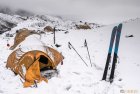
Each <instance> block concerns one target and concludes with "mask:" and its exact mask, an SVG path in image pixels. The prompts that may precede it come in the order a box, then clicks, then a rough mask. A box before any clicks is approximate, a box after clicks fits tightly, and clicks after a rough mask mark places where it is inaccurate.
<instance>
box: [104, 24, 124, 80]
mask: <svg viewBox="0 0 140 94" xmlns="http://www.w3.org/2000/svg"><path fill="white" fill-rule="evenodd" d="M121 29H122V24H119V25H118V27H117V26H115V27H114V28H113V30H112V34H111V40H110V45H109V50H108V56H107V60H106V65H105V69H104V73H103V77H102V80H107V72H108V69H109V68H108V67H109V63H110V62H111V54H112V49H113V44H114V41H115V48H114V56H113V62H112V67H111V73H110V77H109V81H110V83H112V82H113V79H114V72H115V66H116V63H117V58H118V55H117V54H118V48H119V42H120V36H121Z"/></svg>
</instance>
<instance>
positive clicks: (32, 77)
mask: <svg viewBox="0 0 140 94" xmlns="http://www.w3.org/2000/svg"><path fill="white" fill-rule="evenodd" d="M42 80H44V81H45V82H48V80H47V79H46V78H44V77H42V76H41V75H40V66H39V62H38V60H36V61H35V62H34V63H33V64H32V65H31V66H30V67H29V69H28V70H27V72H26V75H25V82H24V84H23V85H24V87H29V86H31V85H33V84H34V81H37V82H40V81H42Z"/></svg>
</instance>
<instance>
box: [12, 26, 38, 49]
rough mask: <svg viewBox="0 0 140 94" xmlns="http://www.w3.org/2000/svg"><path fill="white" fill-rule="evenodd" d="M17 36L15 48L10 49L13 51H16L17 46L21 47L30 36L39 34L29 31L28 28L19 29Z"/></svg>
mask: <svg viewBox="0 0 140 94" xmlns="http://www.w3.org/2000/svg"><path fill="white" fill-rule="evenodd" d="M16 33H17V34H16V36H15V38H14V44H13V46H11V47H10V49H11V50H14V49H15V48H16V47H17V45H19V44H20V43H21V42H23V41H24V40H25V39H26V38H27V37H28V36H30V35H33V34H38V35H39V33H37V32H35V31H33V30H28V29H27V28H23V29H19V30H17V32H16Z"/></svg>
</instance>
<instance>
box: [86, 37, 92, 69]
mask: <svg viewBox="0 0 140 94" xmlns="http://www.w3.org/2000/svg"><path fill="white" fill-rule="evenodd" d="M85 47H86V48H87V52H88V57H89V60H90V64H91V67H92V63H91V58H90V54H89V50H88V45H87V41H86V39H85Z"/></svg>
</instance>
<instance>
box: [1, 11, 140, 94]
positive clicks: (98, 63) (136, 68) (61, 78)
mask: <svg viewBox="0 0 140 94" xmlns="http://www.w3.org/2000/svg"><path fill="white" fill-rule="evenodd" d="M0 18H1V19H2V21H1V23H3V24H4V23H5V21H7V22H10V23H14V24H15V25H14V26H13V27H11V30H9V31H10V33H12V34H13V33H15V32H16V30H18V29H21V28H28V29H31V30H43V28H44V27H45V26H47V25H49V26H55V27H57V28H58V29H60V31H61V32H56V44H59V45H61V46H60V47H58V48H57V47H56V46H55V45H54V44H53V34H51V33H48V32H45V34H41V37H40V38H38V37H37V36H36V35H32V37H35V38H38V39H39V40H40V41H41V42H42V43H43V44H44V45H47V46H50V47H53V48H55V49H57V50H58V51H60V52H62V54H63V56H64V57H65V59H64V64H63V65H59V66H58V67H57V69H58V70H59V75H58V76H55V77H53V78H51V79H49V81H48V83H45V82H41V83H39V84H38V88H23V86H22V82H21V80H20V76H15V74H14V73H13V72H11V71H10V70H9V69H6V67H5V65H6V61H7V58H8V56H9V54H10V53H11V52H12V50H9V47H7V43H9V44H10V46H11V45H12V44H13V41H14V37H6V36H5V33H3V34H1V35H0V41H1V42H0V52H1V54H0V83H1V84H0V94H46V93H48V94H121V93H124V94H129V93H130V92H133V93H135V94H139V93H140V84H139V83H140V80H139V79H140V75H139V72H140V62H139V58H140V55H139V53H140V50H139V48H140V33H139V30H140V19H136V20H134V21H127V23H126V22H124V23H123V27H122V35H121V40H120V47H119V52H118V56H119V62H118V63H117V64H116V65H117V68H116V72H115V79H114V82H113V83H112V84H110V83H109V82H105V81H101V79H102V75H103V71H104V66H105V62H106V58H107V52H108V46H109V41H110V35H111V31H112V28H113V27H114V26H115V25H118V24H112V25H108V26H104V27H101V28H94V29H88V30H84V29H82V30H81V29H75V27H74V28H73V26H75V24H81V23H82V24H85V22H73V21H63V19H62V18H59V17H54V16H50V15H42V16H41V15H37V16H36V15H34V16H29V17H27V19H23V17H22V16H19V15H8V14H4V13H0ZM4 25H5V26H6V27H8V25H6V24H4ZM95 26H96V25H95ZM99 26H100V25H99ZM97 27H98V25H97ZM2 29H3V27H2ZM61 29H62V30H61ZM63 29H64V30H67V31H68V32H69V33H65V31H63ZM130 35H133V36H132V37H129V36H130ZM85 39H86V40H87V44H88V47H89V51H90V52H89V53H90V55H91V61H92V67H91V66H90V61H89V58H88V53H87V49H86V48H85V47H84V41H85ZM32 42H33V41H32V40H31V41H30V37H29V38H28V44H29V43H32ZM34 42H36V41H34ZM68 42H70V43H71V44H72V45H73V46H74V47H75V49H76V50H77V52H78V53H79V54H80V55H81V56H82V58H83V59H84V60H85V62H86V63H87V65H88V67H87V66H86V65H85V64H84V63H83V61H82V60H81V59H80V58H79V56H78V55H77V54H76V53H75V51H74V50H73V49H69V47H68ZM35 44H36V43H35ZM21 45H22V44H21ZM30 45H31V44H30Z"/></svg>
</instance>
